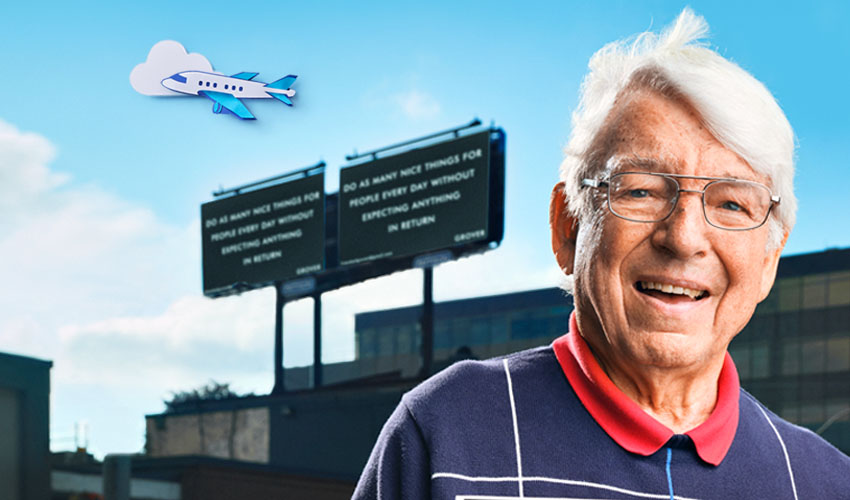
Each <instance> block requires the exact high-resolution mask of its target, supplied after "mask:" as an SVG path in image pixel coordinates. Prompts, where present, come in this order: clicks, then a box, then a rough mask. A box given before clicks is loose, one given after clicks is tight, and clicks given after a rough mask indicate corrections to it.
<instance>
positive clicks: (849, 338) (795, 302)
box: [729, 248, 850, 454]
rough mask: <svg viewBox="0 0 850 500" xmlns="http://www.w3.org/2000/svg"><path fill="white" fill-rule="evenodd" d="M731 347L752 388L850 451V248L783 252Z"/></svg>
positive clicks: (783, 412) (777, 408) (778, 408)
mask: <svg viewBox="0 0 850 500" xmlns="http://www.w3.org/2000/svg"><path fill="white" fill-rule="evenodd" d="M729 352H730V353H731V354H732V357H733V358H734V359H735V364H736V366H737V367H738V373H739V376H740V378H741V385H742V386H743V387H744V388H745V389H746V390H748V391H750V392H751V393H752V394H753V395H754V396H755V397H757V398H758V399H759V400H760V401H762V402H763V403H764V404H765V405H766V406H767V407H768V408H771V409H772V410H774V411H775V412H777V413H778V414H779V415H781V416H782V417H783V418H785V419H786V420H788V421H790V422H793V423H795V424H798V425H802V426H804V427H808V428H809V429H811V430H813V431H816V432H817V431H820V433H822V435H823V437H824V438H826V439H827V440H828V441H830V442H832V443H833V444H835V445H836V446H837V447H838V448H840V449H841V450H842V451H844V453H848V454H850V248H848V249H840V250H827V251H824V252H817V253H809V254H803V255H793V256H789V257H783V258H782V259H781V260H780V261H779V269H778V271H777V278H776V282H775V284H774V285H773V289H772V290H771V292H770V295H769V296H768V297H767V299H765V301H764V302H762V303H761V304H759V306H758V307H757V308H756V311H755V314H754V316H753V318H752V320H750V322H749V324H748V325H747V326H746V327H745V328H744V330H743V331H741V333H740V334H739V335H738V336H737V337H736V338H735V339H734V340H733V341H732V344H731V345H730V346H729Z"/></svg>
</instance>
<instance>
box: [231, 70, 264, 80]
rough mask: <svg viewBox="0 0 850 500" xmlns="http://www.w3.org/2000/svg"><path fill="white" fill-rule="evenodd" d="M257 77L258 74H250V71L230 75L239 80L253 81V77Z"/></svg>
mask: <svg viewBox="0 0 850 500" xmlns="http://www.w3.org/2000/svg"><path fill="white" fill-rule="evenodd" d="M257 75H259V73H251V72H250V71H243V72H241V73H236V74H235V75H231V77H232V78H238V79H240V80H253V79H254V77H255V76H257Z"/></svg>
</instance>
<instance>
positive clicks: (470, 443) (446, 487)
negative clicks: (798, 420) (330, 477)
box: [353, 346, 850, 500]
mask: <svg viewBox="0 0 850 500" xmlns="http://www.w3.org/2000/svg"><path fill="white" fill-rule="evenodd" d="M733 372H734V371H733ZM736 386H737V381H736ZM736 392H737V393H738V394H739V396H738V410H737V416H738V418H737V427H736V430H735V433H734V439H733V440H732V441H731V445H730V446H729V448H728V451H726V452H725V454H723V455H722V460H721V461H720V462H719V464H718V465H712V464H710V463H707V462H706V461H704V460H703V459H702V458H700V456H699V454H698V453H697V452H696V448H695V445H694V441H693V440H692V439H691V438H690V437H689V436H687V435H672V437H670V438H669V440H667V442H666V443H663V445H662V446H661V447H660V448H659V449H658V450H657V451H655V452H652V453H650V454H648V455H646V456H644V455H641V454H639V453H633V452H630V451H627V450H626V449H625V448H623V446H621V445H620V444H618V442H617V441H615V440H614V439H613V438H612V437H611V436H610V435H609V434H608V433H606V431H605V430H604V429H603V427H602V426H600V424H599V423H598V422H597V421H596V420H594V418H593V416H592V415H591V414H590V413H589V412H588V410H587V409H586V408H585V406H584V405H583V404H582V401H581V400H580V399H579V397H578V395H577V393H576V391H575V390H574V389H573V388H572V386H571V385H570V383H569V382H568V380H567V377H566V376H565V372H564V369H563V368H562V366H561V364H559V361H558V358H557V357H556V355H555V351H554V349H553V347H552V346H549V347H541V348H537V349H533V350H529V351H524V352H520V353H516V354H513V355H510V356H507V357H504V358H497V359H493V360H488V361H465V362H461V363H457V364H455V365H453V366H452V367H450V368H448V369H447V370H444V371H443V372H441V373H440V374H438V375H436V376H434V377H432V378H431V379H429V380H427V381H426V382H424V383H422V384H421V385H419V386H418V387H416V388H415V389H413V390H412V391H410V392H409V393H407V394H405V395H404V397H403V398H402V400H401V403H399V406H398V407H397V408H396V410H395V412H394V413H393V414H392V416H391V417H390V419H389V420H388V421H387V423H386V425H385V426H384V428H383V430H382V432H381V435H380V437H379V439H378V442H377V443H376V445H375V448H374V449H373V451H372V454H371V456H370V458H369V462H368V464H367V465H366V468H365V469H364V471H363V474H362V476H361V478H360V482H359V483H358V485H357V489H356V491H355V493H354V497H353V498H355V499H382V500H387V499H430V498H434V499H452V500H463V499H470V500H471V499H481V500H483V499H488V500H489V499H490V498H534V497H545V498H585V499H591V498H593V499H601V498H606V499H637V498H657V499H669V498H677V499H686V498H700V499H710V498H717V499H737V498H758V499H789V500H790V499H797V498H799V499H850V458H848V457H847V456H846V455H844V454H842V453H841V452H840V451H838V450H837V449H836V448H834V447H833V446H831V445H830V444H828V443H827V442H825V441H824V440H822V439H821V438H820V437H818V436H816V435H815V434H814V433H812V432H811V431H808V430H806V429H803V428H800V427H797V426H794V425H792V424H790V423H788V422H786V421H784V420H782V419H781V418H779V417H778V416H776V415H775V414H773V413H772V412H770V411H769V410H767V409H765V408H764V407H763V406H762V405H761V404H760V403H759V402H758V401H756V400H755V398H753V397H752V396H751V395H750V394H748V393H747V392H745V391H743V390H740V389H739V390H738V391H736ZM639 427H640V426H639V425H637V424H636V428H639Z"/></svg>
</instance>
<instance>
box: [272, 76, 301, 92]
mask: <svg viewBox="0 0 850 500" xmlns="http://www.w3.org/2000/svg"><path fill="white" fill-rule="evenodd" d="M296 78H298V76H297V75H286V76H284V77H283V78H281V79H280V80H277V81H274V82H271V83H267V84H266V87H271V88H273V89H278V90H286V89H288V88H289V87H291V86H292V84H293V83H295V79H296Z"/></svg>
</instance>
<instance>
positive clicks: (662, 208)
mask: <svg viewBox="0 0 850 500" xmlns="http://www.w3.org/2000/svg"><path fill="white" fill-rule="evenodd" d="M676 179H698V180H706V181H711V182H709V183H708V184H706V185H705V187H704V188H703V189H702V190H695V189H682V188H681V187H680V186H679V182H678V181H677V180H676ZM582 187H592V188H605V189H607V191H608V209H609V210H611V213H613V214H614V215H616V216H617V217H620V218H621V219H626V220H630V221H634V222H660V221H663V220H664V219H666V218H667V217H669V216H670V214H672V213H673V209H674V208H676V204H677V203H678V202H679V193H700V194H701V195H702V211H703V215H705V220H706V221H707V222H708V223H709V224H711V225H712V226H714V227H717V228H720V229H728V230H730V231H746V230H748V229H755V228H757V227H759V226H761V225H763V224H764V223H765V222H766V221H767V218H768V216H770V210H771V208H773V205H775V204H778V203H779V196H776V195H773V194H771V192H770V189H768V188H767V186H765V185H764V184H760V183H758V182H752V181H745V180H741V179H729V178H724V177H703V176H698V175H676V174H661V173H656V172H621V173H619V174H615V175H612V176H611V177H609V178H607V179H583V180H582Z"/></svg>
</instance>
